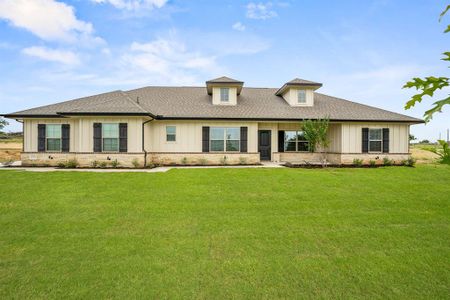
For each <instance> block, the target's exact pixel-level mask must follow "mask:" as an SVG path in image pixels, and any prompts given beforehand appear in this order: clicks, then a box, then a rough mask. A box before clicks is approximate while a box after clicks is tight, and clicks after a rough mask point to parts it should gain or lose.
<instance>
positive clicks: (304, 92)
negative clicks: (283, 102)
mask: <svg viewBox="0 0 450 300" xmlns="http://www.w3.org/2000/svg"><path fill="white" fill-rule="evenodd" d="M300 94H303V95H304V97H305V101H302V102H300ZM306 102H307V101H306V90H304V89H299V90H297V104H306Z"/></svg>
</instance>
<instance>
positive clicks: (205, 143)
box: [202, 126, 209, 152]
mask: <svg viewBox="0 0 450 300" xmlns="http://www.w3.org/2000/svg"><path fill="white" fill-rule="evenodd" d="M202 152H209V127H208V126H203V127H202Z"/></svg>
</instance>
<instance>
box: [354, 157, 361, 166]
mask: <svg viewBox="0 0 450 300" xmlns="http://www.w3.org/2000/svg"><path fill="white" fill-rule="evenodd" d="M362 164H363V160H362V159H359V158H354V159H353V165H354V166H356V167H361V166H362Z"/></svg>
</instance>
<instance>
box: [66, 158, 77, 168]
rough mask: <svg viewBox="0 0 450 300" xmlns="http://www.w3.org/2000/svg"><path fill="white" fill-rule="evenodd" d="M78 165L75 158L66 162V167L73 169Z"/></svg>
mask: <svg viewBox="0 0 450 300" xmlns="http://www.w3.org/2000/svg"><path fill="white" fill-rule="evenodd" d="M78 165H79V163H78V161H77V160H76V159H71V160H69V161H68V162H67V163H66V168H69V169H75V168H76V167H78Z"/></svg>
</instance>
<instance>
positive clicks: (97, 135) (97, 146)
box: [94, 123, 102, 152]
mask: <svg viewBox="0 0 450 300" xmlns="http://www.w3.org/2000/svg"><path fill="white" fill-rule="evenodd" d="M94 152H102V123H94Z"/></svg>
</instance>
